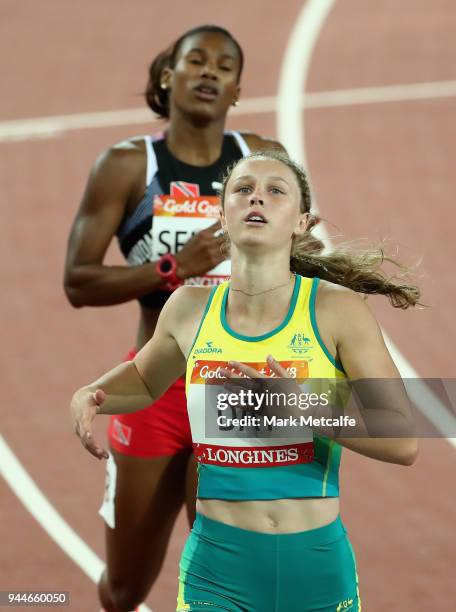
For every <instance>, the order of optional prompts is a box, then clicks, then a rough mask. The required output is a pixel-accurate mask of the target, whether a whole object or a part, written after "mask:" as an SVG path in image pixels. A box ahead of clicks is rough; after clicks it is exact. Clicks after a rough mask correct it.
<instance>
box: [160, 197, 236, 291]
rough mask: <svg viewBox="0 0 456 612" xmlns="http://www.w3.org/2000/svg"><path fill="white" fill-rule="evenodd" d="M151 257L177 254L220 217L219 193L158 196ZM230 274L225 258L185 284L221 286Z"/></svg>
mask: <svg viewBox="0 0 456 612" xmlns="http://www.w3.org/2000/svg"><path fill="white" fill-rule="evenodd" d="M153 206H154V208H153V224H152V260H156V259H159V258H160V257H162V255H166V254H167V253H172V254H176V253H177V252H178V251H180V250H181V249H182V247H183V246H184V244H185V243H186V242H187V241H188V240H190V238H192V236H194V235H195V234H197V233H198V232H200V231H201V230H203V229H206V228H207V227H209V226H210V225H213V224H214V223H215V222H216V221H217V219H219V199H218V197H216V196H196V195H186V196H174V195H156V196H155V198H154V204H153ZM230 274H231V262H230V261H229V260H225V261H222V262H221V263H220V264H219V265H218V266H216V267H215V268H214V269H212V270H210V271H209V272H207V274H205V275H204V276H198V277H194V278H187V279H186V280H185V284H186V285H218V284H219V283H221V282H223V281H225V280H227V279H228V278H229V277H230Z"/></svg>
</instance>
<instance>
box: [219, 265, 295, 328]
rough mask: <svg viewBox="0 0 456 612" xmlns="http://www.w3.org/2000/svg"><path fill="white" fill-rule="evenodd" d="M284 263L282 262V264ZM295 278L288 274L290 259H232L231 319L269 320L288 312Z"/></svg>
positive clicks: (229, 305) (229, 303) (229, 301)
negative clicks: (284, 311)
mask: <svg viewBox="0 0 456 612" xmlns="http://www.w3.org/2000/svg"><path fill="white" fill-rule="evenodd" d="M282 259H283V260H282ZM294 280H295V278H294V275H293V274H292V273H291V272H290V266H289V255H288V256H287V257H285V258H281V257H280V256H279V254H277V258H271V256H270V254H267V253H265V255H264V257H261V258H258V257H256V258H255V261H251V260H250V258H245V257H240V258H238V257H235V258H234V260H232V268H231V281H230V292H229V298H228V308H229V310H230V312H231V314H232V316H234V317H236V314H243V315H246V316H247V317H249V318H250V317H253V318H256V317H264V318H269V314H271V315H272V318H275V317H276V316H277V315H279V316H280V311H281V310H283V309H286V308H288V304H289V302H290V298H291V295H292V293H293V289H294Z"/></svg>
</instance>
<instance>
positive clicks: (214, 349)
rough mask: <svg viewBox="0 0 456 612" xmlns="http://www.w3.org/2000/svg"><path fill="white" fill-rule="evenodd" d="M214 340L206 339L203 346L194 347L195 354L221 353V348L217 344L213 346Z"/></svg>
mask: <svg viewBox="0 0 456 612" xmlns="http://www.w3.org/2000/svg"><path fill="white" fill-rule="evenodd" d="M213 344H214V342H213V341H212V340H211V341H208V342H206V346H203V347H201V348H197V349H195V355H207V354H209V353H211V354H214V353H222V352H223V351H222V349H221V348H220V347H218V346H213Z"/></svg>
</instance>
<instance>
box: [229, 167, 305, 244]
mask: <svg viewBox="0 0 456 612" xmlns="http://www.w3.org/2000/svg"><path fill="white" fill-rule="evenodd" d="M300 209H301V193H300V190H299V186H298V182H297V179H296V177H295V175H294V173H293V171H292V170H291V169H290V168H288V166H286V165H285V164H283V163H282V162H280V161H277V160H272V159H261V158H260V159H252V160H246V161H244V162H240V163H239V164H238V165H237V166H236V168H235V169H234V171H233V173H232V174H231V177H230V179H229V181H228V184H227V186H226V190H225V201H224V210H223V213H222V225H223V226H224V229H225V230H226V231H227V232H228V235H229V237H230V241H231V243H232V244H234V245H236V247H238V248H239V249H240V250H242V249H243V248H249V247H252V246H254V247H262V248H263V249H269V250H276V249H281V248H284V249H291V242H292V239H293V236H297V235H299V234H302V233H304V232H305V230H306V226H307V218H308V213H302V212H301V210H300Z"/></svg>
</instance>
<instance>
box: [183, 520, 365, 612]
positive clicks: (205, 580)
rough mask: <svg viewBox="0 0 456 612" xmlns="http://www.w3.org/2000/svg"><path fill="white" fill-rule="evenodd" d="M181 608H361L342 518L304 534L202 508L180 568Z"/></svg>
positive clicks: (275, 611) (265, 611) (256, 611)
mask: <svg viewBox="0 0 456 612" xmlns="http://www.w3.org/2000/svg"><path fill="white" fill-rule="evenodd" d="M179 569H180V572H179V595H178V598H177V612H184V611H186V612H187V611H190V612H216V611H222V610H224V611H226V610H228V611H230V612H341V611H344V612H345V611H347V612H359V611H360V610H361V602H360V599H359V591H358V576H357V573H356V562H355V558H354V556H353V551H352V547H351V545H350V542H349V540H348V537H347V534H346V530H345V527H344V526H343V524H342V521H341V519H340V517H338V518H337V519H336V520H335V521H334V522H333V523H330V524H329V525H325V526H324V527H319V528H318V529H312V530H310V531H302V532H298V533H287V534H279V535H276V534H268V533H258V532H256V531H247V530H245V529H239V528H237V527H232V526H231V525H226V524H225V523H220V522H218V521H214V520H212V519H209V518H207V517H205V516H203V515H201V514H197V516H196V520H195V523H194V525H193V529H192V531H191V533H190V536H189V538H188V540H187V542H186V544H185V548H184V550H183V553H182V557H181V561H180V566H179Z"/></svg>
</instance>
